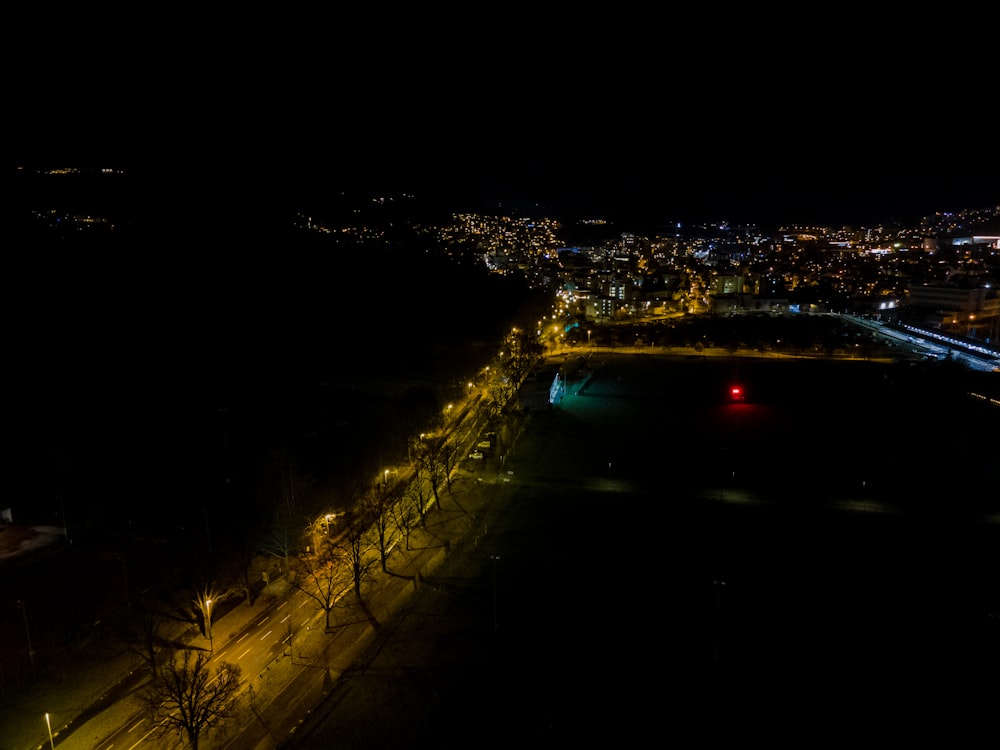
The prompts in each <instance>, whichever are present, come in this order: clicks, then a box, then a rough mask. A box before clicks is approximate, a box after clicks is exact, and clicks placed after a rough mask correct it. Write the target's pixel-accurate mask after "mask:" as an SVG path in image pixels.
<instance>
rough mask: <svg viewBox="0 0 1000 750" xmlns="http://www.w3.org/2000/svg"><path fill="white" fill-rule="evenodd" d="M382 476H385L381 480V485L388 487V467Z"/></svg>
mask: <svg viewBox="0 0 1000 750" xmlns="http://www.w3.org/2000/svg"><path fill="white" fill-rule="evenodd" d="M383 476H384V477H385V478H384V479H383V480H382V486H383V487H388V486H389V470H388V469H386V470H385V472H384V474H383Z"/></svg>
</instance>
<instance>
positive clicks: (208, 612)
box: [205, 599, 215, 651]
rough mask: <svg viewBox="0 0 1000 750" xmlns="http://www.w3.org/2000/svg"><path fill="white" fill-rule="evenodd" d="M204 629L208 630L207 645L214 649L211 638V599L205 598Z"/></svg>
mask: <svg viewBox="0 0 1000 750" xmlns="http://www.w3.org/2000/svg"><path fill="white" fill-rule="evenodd" d="M205 630H207V631H208V632H207V633H206V635H208V646H209V649H211V650H213V651H214V650H215V642H214V641H213V640H212V600H211V599H206V600H205Z"/></svg>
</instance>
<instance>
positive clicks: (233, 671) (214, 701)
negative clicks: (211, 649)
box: [140, 649, 242, 750]
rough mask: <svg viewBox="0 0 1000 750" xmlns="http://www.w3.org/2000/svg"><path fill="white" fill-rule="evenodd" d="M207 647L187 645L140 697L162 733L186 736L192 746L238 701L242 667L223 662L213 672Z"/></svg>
mask: <svg viewBox="0 0 1000 750" xmlns="http://www.w3.org/2000/svg"><path fill="white" fill-rule="evenodd" d="M211 658H212V657H211V655H210V654H209V653H207V652H205V651H192V650H190V649H185V650H183V651H181V652H180V656H177V655H175V657H174V658H173V659H169V660H168V661H167V662H166V663H165V664H164V665H163V666H162V667H161V669H160V674H159V678H158V679H156V680H154V681H153V682H151V683H150V685H149V687H148V688H146V690H145V691H144V692H143V693H141V694H140V698H141V700H142V702H143V704H144V705H145V707H146V708H147V710H148V711H149V712H150V714H151V716H152V720H153V724H154V726H156V727H157V731H159V732H160V733H161V735H166V734H169V733H176V734H178V735H180V736H182V737H186V738H187V741H188V745H189V746H190V747H191V748H192V750H198V743H199V741H200V740H201V738H202V737H203V736H204V735H207V734H208V732H209V731H211V730H212V729H213V728H215V727H217V726H218V725H219V724H220V723H222V722H223V721H224V720H225V719H227V718H229V717H231V716H232V715H233V712H234V708H235V705H236V693H237V691H238V690H239V686H240V678H241V674H242V673H241V670H240V668H239V667H238V666H237V665H235V664H230V663H228V662H222V663H220V664H219V666H218V668H217V669H216V670H215V674H214V675H213V674H212V672H211V669H210V665H209V661H210V659H211Z"/></svg>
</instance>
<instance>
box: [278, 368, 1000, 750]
mask: <svg viewBox="0 0 1000 750" xmlns="http://www.w3.org/2000/svg"><path fill="white" fill-rule="evenodd" d="M848 366H853V367H854V369H853V370H844V369H842V368H840V367H837V368H835V370H834V371H833V372H829V371H826V372H824V370H823V368H821V367H814V366H813V364H811V363H796V364H794V365H791V364H786V365H785V366H784V367H779V366H778V365H775V364H772V363H761V364H758V365H755V366H747V365H740V367H739V368H735V367H733V366H732V365H730V364H728V363H723V362H715V363H709V362H705V361H700V362H684V363H681V362H667V361H660V362H658V363H655V364H654V363H653V361H652V360H640V359H638V358H636V357H634V356H628V355H625V356H613V357H603V358H600V359H597V358H592V359H591V361H590V362H589V363H587V364H586V366H585V367H583V368H581V369H580V370H579V371H578V372H577V374H578V375H579V376H580V381H579V383H580V384H581V385H580V388H579V391H578V392H577V391H576V390H574V389H571V392H570V396H569V397H568V398H567V400H566V401H565V402H564V403H563V404H561V405H560V406H559V407H557V408H555V409H553V410H547V409H544V408H543V399H542V398H541V397H540V393H541V391H543V390H544V389H545V388H546V387H547V385H548V379H549V378H550V376H551V375H552V374H553V372H554V370H552V369H550V370H548V371H545V372H543V373H542V374H541V376H540V377H539V381H538V383H536V384H535V386H534V388H535V391H537V392H535V393H531V392H529V391H530V388H529V389H528V391H526V392H525V393H524V394H523V396H522V406H523V407H525V408H526V409H527V410H528V411H529V414H530V419H529V422H528V426H527V429H526V431H525V433H524V434H523V435H522V437H521V438H520V439H519V440H518V442H517V443H516V445H515V447H514V450H513V452H512V454H508V460H507V461H506V462H505V464H504V466H503V467H502V468H501V467H500V466H499V463H498V462H496V461H494V462H492V463H487V464H485V465H483V466H482V467H481V468H477V469H474V470H476V471H479V472H481V478H482V479H483V480H484V481H483V483H482V491H483V492H484V493H490V496H491V500H490V508H491V510H490V512H489V513H488V514H487V515H486V517H484V518H483V519H482V521H483V523H482V534H481V535H480V534H476V535H474V537H472V538H470V539H469V540H467V542H466V543H465V544H464V545H462V546H461V547H459V548H457V549H456V550H454V552H453V553H452V554H451V555H450V556H449V558H448V563H447V564H446V566H445V567H444V568H442V569H441V570H439V571H437V572H436V574H435V576H434V577H433V578H432V579H430V580H428V581H427V585H425V586H423V587H422V588H421V589H420V590H419V591H420V593H419V595H418V596H417V597H416V598H415V599H414V601H413V604H412V606H411V607H410V608H409V609H408V610H407V614H406V615H405V616H403V617H402V618H401V620H400V621H399V622H396V623H393V626H392V628H393V637H392V638H391V639H387V640H385V641H384V642H382V643H381V644H380V645H379V647H378V651H377V652H376V653H373V654H371V659H372V661H371V662H370V664H368V665H367V667H366V668H365V669H363V670H358V671H357V672H356V673H354V674H351V675H345V677H344V678H342V680H341V684H340V685H339V686H338V688H337V689H336V690H334V691H333V693H332V696H331V699H330V701H329V702H328V704H327V705H325V706H324V707H323V710H321V711H317V712H316V715H317V717H321V718H322V721H320V720H319V718H318V719H317V721H315V722H314V723H313V725H309V726H308V727H307V728H306V729H305V730H304V731H303V732H302V733H301V735H300V736H299V738H298V743H297V744H293V745H289V747H292V746H294V747H303V748H304V747H352V748H364V747H372V748H375V747H386V748H388V747H394V748H398V747H424V746H435V747H459V746H469V745H475V746H477V747H508V746H512V745H516V744H520V743H524V742H545V743H551V744H554V745H560V746H562V745H565V744H568V743H571V742H572V743H575V742H587V743H588V744H589V743H591V742H606V743H613V744H614V745H615V746H630V745H633V744H639V743H643V744H648V743H651V742H657V743H661V742H671V741H675V742H680V741H683V742H685V743H686V744H693V743H698V744H700V743H708V742H715V741H720V740H760V741H765V742H768V743H770V744H772V745H773V744H780V745H782V746H796V747H800V746H803V745H805V746H810V745H815V744H817V743H819V742H825V741H830V740H840V741H852V742H857V741H863V742H866V743H870V742H875V741H886V742H893V743H899V742H901V741H908V740H912V739H922V740H925V741H927V740H933V739H941V740H946V741H948V742H949V744H955V743H959V744H961V742H962V740H963V739H965V738H976V737H979V736H981V735H982V733H983V732H984V731H987V730H988V729H989V727H990V725H991V724H992V722H993V717H994V715H995V708H996V706H997V705H1000V687H998V684H997V682H996V680H995V679H994V678H995V675H996V673H997V669H998V667H1000V619H998V615H1000V565H998V562H1000V523H998V518H1000V517H998V515H997V508H996V507H991V503H995V498H993V499H992V500H991V499H990V498H991V497H992V496H991V495H990V494H988V493H989V490H990V488H991V487H995V485H996V479H997V456H1000V450H998V448H1000V446H998V442H997V433H996V430H995V429H994V428H993V427H992V425H993V424H995V422H996V416H997V414H996V407H987V406H984V405H983V403H982V402H981V401H976V400H974V399H970V398H968V397H967V396H966V395H965V392H964V391H962V389H954V388H951V389H949V384H948V383H944V382H942V381H939V380H937V379H935V377H936V376H931V379H930V380H927V379H926V378H925V376H923V375H921V376H919V378H918V377H917V376H916V375H914V374H913V373H912V372H910V371H909V370H901V369H896V368H892V367H888V368H886V367H883V366H872V367H868V366H867V365H862V364H860V363H854V365H848ZM587 375H589V377H587ZM821 375H822V377H823V378H825V379H824V380H822V381H821V380H818V379H817V378H820V376H821ZM734 377H735V378H739V379H740V380H741V382H742V383H743V384H744V385H746V386H747V388H748V392H749V393H750V394H751V397H750V398H748V401H747V402H744V403H741V404H730V403H728V402H726V400H725V399H720V398H718V393H719V388H720V387H724V386H725V385H726V383H727V382H728V381H729V380H730V379H732V378H734ZM983 382H986V381H983ZM990 382H991V383H992V382H993V381H990ZM931 385H935V386H939V388H937V389H935V390H932V391H928V390H927V388H928V387H930V386H931ZM994 387H995V386H994ZM966 390H967V389H966ZM960 391H962V392H960ZM816 393H820V394H823V396H822V397H821V398H817V397H815V394H816ZM917 395H921V400H920V401H919V402H918V401H915V400H914V398H915V396H917ZM931 405H933V406H935V408H933V409H930V408H928V407H929V406H931ZM991 420H992V421H991ZM949 441H956V442H955V443H953V444H952V445H950V446H949V444H948V443H949ZM941 446H948V447H946V448H942V447H941ZM952 451H958V453H957V454H955V453H953V452H952Z"/></svg>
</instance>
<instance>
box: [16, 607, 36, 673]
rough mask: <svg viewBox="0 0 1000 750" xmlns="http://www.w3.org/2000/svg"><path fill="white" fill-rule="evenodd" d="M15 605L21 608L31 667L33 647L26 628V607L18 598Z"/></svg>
mask: <svg viewBox="0 0 1000 750" xmlns="http://www.w3.org/2000/svg"><path fill="white" fill-rule="evenodd" d="M17 606H18V607H20V608H21V614H22V615H24V636H25V638H27V639H28V659H29V661H31V668H32V669H34V668H35V649H33V648H32V647H31V631H30V630H28V608H27V607H25V606H24V602H22V601H20V600H18V602H17Z"/></svg>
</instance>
